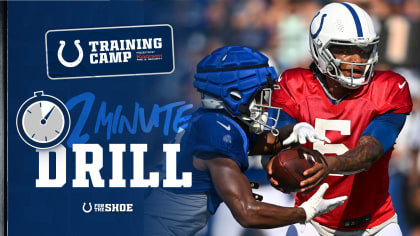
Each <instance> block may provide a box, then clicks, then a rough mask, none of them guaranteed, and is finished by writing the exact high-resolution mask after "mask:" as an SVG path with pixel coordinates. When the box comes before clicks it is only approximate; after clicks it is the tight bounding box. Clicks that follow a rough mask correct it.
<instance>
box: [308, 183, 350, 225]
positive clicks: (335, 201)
mask: <svg viewBox="0 0 420 236" xmlns="http://www.w3.org/2000/svg"><path fill="white" fill-rule="evenodd" d="M327 189H328V184H327V183H324V184H322V185H321V187H319V189H318V191H317V192H316V193H315V194H314V195H313V196H312V197H311V198H309V199H308V200H307V201H306V202H304V203H302V205H300V207H302V208H303V209H304V210H305V213H306V222H309V221H310V220H312V219H313V218H315V217H317V216H320V215H322V214H324V213H327V212H329V211H331V210H333V209H334V208H336V207H338V206H340V205H342V204H343V203H344V201H345V200H346V199H347V196H341V197H336V198H332V199H324V198H323V197H324V194H325V191H327Z"/></svg>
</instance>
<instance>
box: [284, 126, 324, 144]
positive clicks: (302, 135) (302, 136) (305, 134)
mask: <svg viewBox="0 0 420 236" xmlns="http://www.w3.org/2000/svg"><path fill="white" fill-rule="evenodd" d="M306 140H308V141H309V142H311V143H313V142H315V141H316V140H319V141H326V142H328V143H331V141H330V140H329V139H328V138H327V137H325V136H324V135H322V134H320V133H318V132H316V130H315V129H314V127H312V125H310V124H308V123H306V122H300V123H297V124H296V125H295V126H294V127H293V131H292V133H291V134H290V135H289V137H287V138H286V139H285V140H284V141H283V145H289V144H292V143H300V144H305V143H306Z"/></svg>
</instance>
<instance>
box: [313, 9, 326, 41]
mask: <svg viewBox="0 0 420 236" xmlns="http://www.w3.org/2000/svg"><path fill="white" fill-rule="evenodd" d="M319 13H321V12H318V13H316V15H315V16H314V18H313V19H312V21H311V24H310V25H311V26H312V22H314V19H315V18H316V17H317V16H318V15H319ZM326 16H327V14H322V17H321V24H320V25H319V28H318V30H317V31H316V32H315V34H312V30H311V28H309V32H310V33H311V37H312V38H313V39H314V38H316V37H318V34H319V32H321V29H322V26H323V25H324V18H325V17H326Z"/></svg>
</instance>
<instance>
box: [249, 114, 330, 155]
mask: <svg viewBox="0 0 420 236" xmlns="http://www.w3.org/2000/svg"><path fill="white" fill-rule="evenodd" d="M269 114H270V117H275V116H276V115H274V114H271V111H269ZM269 121H270V120H269ZM268 125H271V124H268ZM276 127H277V129H278V131H279V135H277V136H274V135H273V134H272V133H271V132H269V131H267V132H265V133H263V134H260V135H258V136H257V138H256V140H255V142H254V145H253V146H252V147H251V150H250V155H270V154H271V155H273V154H276V153H278V152H279V151H281V150H282V149H283V148H285V147H288V146H289V145H290V144H293V143H298V144H305V143H306V142H307V141H309V142H315V140H320V141H326V142H330V140H329V139H327V138H326V137H325V136H324V135H321V134H319V133H318V132H316V131H315V129H314V128H313V127H312V125H310V124H308V123H306V122H300V123H297V122H296V120H295V119H294V118H293V117H292V116H290V115H289V114H287V112H285V111H283V110H282V111H281V112H280V114H279V118H278V122H277V126H276Z"/></svg>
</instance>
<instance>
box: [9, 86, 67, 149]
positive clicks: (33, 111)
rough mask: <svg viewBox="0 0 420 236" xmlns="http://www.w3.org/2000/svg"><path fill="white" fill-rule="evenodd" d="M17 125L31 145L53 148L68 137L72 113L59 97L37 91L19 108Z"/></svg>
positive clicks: (40, 147) (20, 132)
mask: <svg viewBox="0 0 420 236" xmlns="http://www.w3.org/2000/svg"><path fill="white" fill-rule="evenodd" d="M16 127H17V130H18V132H19V135H20V137H21V138H22V140H23V141H24V142H25V143H27V144H28V145H29V146H31V147H33V148H38V149H48V148H52V147H55V146H57V145H59V144H60V143H61V142H62V141H63V140H64V139H65V138H66V137H67V134H68V133H69V130H70V113H69V111H68V109H67V107H66V106H65V105H64V103H63V102H61V101H60V100H59V99H57V98H56V97H53V96H50V95H46V94H44V92H43V91H37V92H35V93H34V96H33V97H30V98H29V99H28V100H26V101H25V102H24V103H23V104H22V106H21V107H20V108H19V111H18V114H17V117H16Z"/></svg>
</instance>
